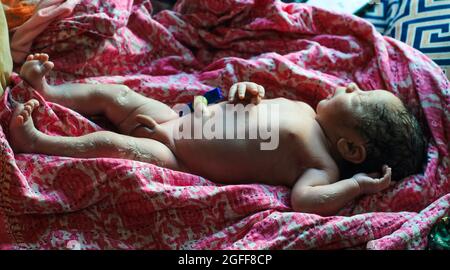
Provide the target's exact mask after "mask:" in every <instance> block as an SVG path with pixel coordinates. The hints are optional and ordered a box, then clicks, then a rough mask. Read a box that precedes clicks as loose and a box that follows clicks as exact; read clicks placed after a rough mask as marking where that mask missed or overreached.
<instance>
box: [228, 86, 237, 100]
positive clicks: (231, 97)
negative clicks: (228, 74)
mask: <svg viewBox="0 0 450 270" xmlns="http://www.w3.org/2000/svg"><path fill="white" fill-rule="evenodd" d="M237 87H238V84H237V83H235V84H233V85H232V86H231V88H230V92H228V100H229V101H233V100H234V96H235V95H236V92H237Z"/></svg>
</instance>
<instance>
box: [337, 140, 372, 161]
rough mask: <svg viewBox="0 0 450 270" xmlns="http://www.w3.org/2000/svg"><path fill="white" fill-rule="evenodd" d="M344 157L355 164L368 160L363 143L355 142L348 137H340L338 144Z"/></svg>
mask: <svg viewBox="0 0 450 270" xmlns="http://www.w3.org/2000/svg"><path fill="white" fill-rule="evenodd" d="M336 147H337V149H338V151H339V153H340V154H341V156H342V158H343V159H345V160H347V161H350V162H352V163H355V164H360V163H362V162H364V160H366V147H365V146H364V145H363V144H361V143H355V142H353V141H351V140H349V139H347V138H340V139H339V140H338V141H337V145H336Z"/></svg>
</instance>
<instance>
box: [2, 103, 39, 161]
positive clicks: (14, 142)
mask: <svg viewBox="0 0 450 270" xmlns="http://www.w3.org/2000/svg"><path fill="white" fill-rule="evenodd" d="M38 106H39V102H38V101H37V100H36V99H30V100H29V101H27V102H25V103H24V104H21V103H17V107H16V109H15V110H14V113H13V116H12V118H11V122H10V124H9V134H10V144H11V147H12V149H13V150H14V152H16V153H31V152H34V148H35V145H36V142H37V140H38V138H39V136H40V135H41V133H40V131H39V130H37V129H36V127H35V126H34V123H33V118H32V116H31V114H32V113H33V110H34V109H35V108H36V107H38Z"/></svg>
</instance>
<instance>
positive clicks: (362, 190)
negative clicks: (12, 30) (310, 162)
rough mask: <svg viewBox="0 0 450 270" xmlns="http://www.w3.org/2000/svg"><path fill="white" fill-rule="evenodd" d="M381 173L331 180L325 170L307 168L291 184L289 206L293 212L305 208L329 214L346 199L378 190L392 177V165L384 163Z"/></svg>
mask: <svg viewBox="0 0 450 270" xmlns="http://www.w3.org/2000/svg"><path fill="white" fill-rule="evenodd" d="M383 170H384V176H383V177H382V178H373V177H372V176H375V175H374V174H371V175H368V174H364V173H359V174H356V175H354V176H353V177H352V178H349V179H344V180H341V181H338V182H334V181H333V179H332V178H331V177H330V174H329V173H327V172H326V171H325V170H319V169H308V170H307V171H305V173H303V175H302V176H301V177H300V178H299V179H298V180H297V183H296V184H295V185H294V187H293V188H292V194H291V202H292V208H293V209H294V210H295V211H296V212H308V213H314V214H319V215H322V216H328V215H333V214H336V212H337V211H339V210H340V209H341V208H343V207H344V206H345V205H346V204H347V203H348V202H350V201H351V200H353V199H354V198H356V197H358V196H359V195H363V194H371V193H376V192H379V191H381V190H383V189H385V188H387V187H388V186H389V184H390V181H391V169H390V168H388V167H387V166H385V167H383Z"/></svg>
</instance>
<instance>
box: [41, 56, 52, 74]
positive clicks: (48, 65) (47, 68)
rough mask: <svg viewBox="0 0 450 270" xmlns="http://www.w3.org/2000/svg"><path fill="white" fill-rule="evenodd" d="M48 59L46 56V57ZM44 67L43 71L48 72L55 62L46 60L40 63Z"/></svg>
mask: <svg viewBox="0 0 450 270" xmlns="http://www.w3.org/2000/svg"><path fill="white" fill-rule="evenodd" d="M47 59H48V57H47ZM42 66H43V67H44V72H49V71H50V70H51V69H52V68H53V67H54V66H55V64H53V62H52V61H47V60H46V62H45V63H44V64H43V65H42Z"/></svg>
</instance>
